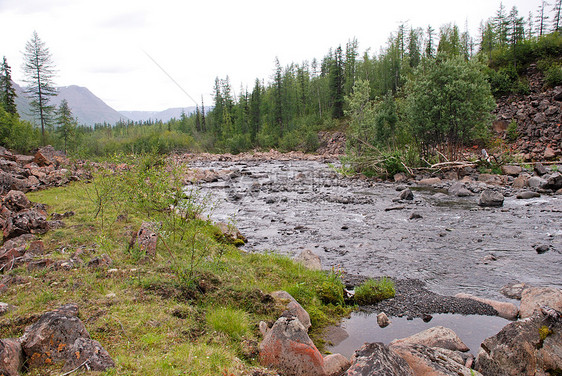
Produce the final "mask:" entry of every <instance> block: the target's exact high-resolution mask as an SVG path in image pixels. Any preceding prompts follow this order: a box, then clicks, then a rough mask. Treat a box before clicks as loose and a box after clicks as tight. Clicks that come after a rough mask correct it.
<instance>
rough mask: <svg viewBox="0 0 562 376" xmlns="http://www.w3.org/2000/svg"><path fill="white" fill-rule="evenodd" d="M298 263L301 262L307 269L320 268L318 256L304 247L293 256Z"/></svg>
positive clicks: (320, 262)
mask: <svg viewBox="0 0 562 376" xmlns="http://www.w3.org/2000/svg"><path fill="white" fill-rule="evenodd" d="M294 260H295V261H296V262H298V263H300V264H303V265H304V266H305V267H307V268H308V269H312V270H322V261H321V260H320V256H318V255H317V254H315V253H314V252H312V251H311V250H310V249H305V250H303V251H302V252H301V253H299V254H298V256H296V257H295V258H294Z"/></svg>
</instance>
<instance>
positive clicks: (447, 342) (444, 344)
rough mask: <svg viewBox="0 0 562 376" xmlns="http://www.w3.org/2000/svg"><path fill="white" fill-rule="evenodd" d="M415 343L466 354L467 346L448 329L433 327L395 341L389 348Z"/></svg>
mask: <svg viewBox="0 0 562 376" xmlns="http://www.w3.org/2000/svg"><path fill="white" fill-rule="evenodd" d="M410 343H415V344H418V345H424V346H427V347H440V348H443V349H447V350H453V351H462V352H467V351H468V350H470V349H469V348H468V346H467V345H465V344H464V342H463V341H461V339H460V338H459V336H457V334H456V333H455V332H454V331H452V330H451V329H449V328H445V327H443V326H435V327H433V328H429V329H426V330H424V331H422V332H419V333H417V334H414V335H411V336H409V337H406V338H401V339H395V340H394V341H392V342H390V345H391V346H397V345H402V344H410Z"/></svg>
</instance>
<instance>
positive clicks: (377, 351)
mask: <svg viewBox="0 0 562 376" xmlns="http://www.w3.org/2000/svg"><path fill="white" fill-rule="evenodd" d="M345 375H347V376H371V375H377V376H414V371H413V370H412V368H411V367H410V366H409V365H408V363H407V362H406V361H405V360H404V359H403V358H402V357H400V356H399V355H398V354H396V353H395V352H394V351H392V350H390V349H389V347H388V346H386V345H385V344H383V343H380V342H375V343H365V344H364V345H363V346H361V348H360V349H358V350H355V353H353V356H352V357H351V367H349V369H348V370H347V372H346V373H345Z"/></svg>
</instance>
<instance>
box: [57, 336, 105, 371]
mask: <svg viewBox="0 0 562 376" xmlns="http://www.w3.org/2000/svg"><path fill="white" fill-rule="evenodd" d="M69 354H70V355H69V357H68V359H67V360H66V363H65V364H64V366H63V368H62V371H63V372H66V371H71V370H73V369H76V368H78V367H79V366H80V365H82V364H84V363H85V362H87V365H88V369H89V370H91V371H98V372H104V371H107V370H108V369H109V368H113V367H115V362H114V361H113V359H111V356H110V355H109V353H108V352H107V351H106V350H105V349H104V348H103V347H102V345H101V344H100V343H99V342H98V341H94V340H92V339H89V338H77V339H76V341H74V344H73V345H72V347H71V348H70V350H69Z"/></svg>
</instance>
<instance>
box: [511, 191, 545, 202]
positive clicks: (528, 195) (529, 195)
mask: <svg viewBox="0 0 562 376" xmlns="http://www.w3.org/2000/svg"><path fill="white" fill-rule="evenodd" d="M516 197H517V199H519V200H528V199H530V198H537V197H541V195H540V193H538V192H533V191H525V192H521V193H518V194H517V196H516Z"/></svg>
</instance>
